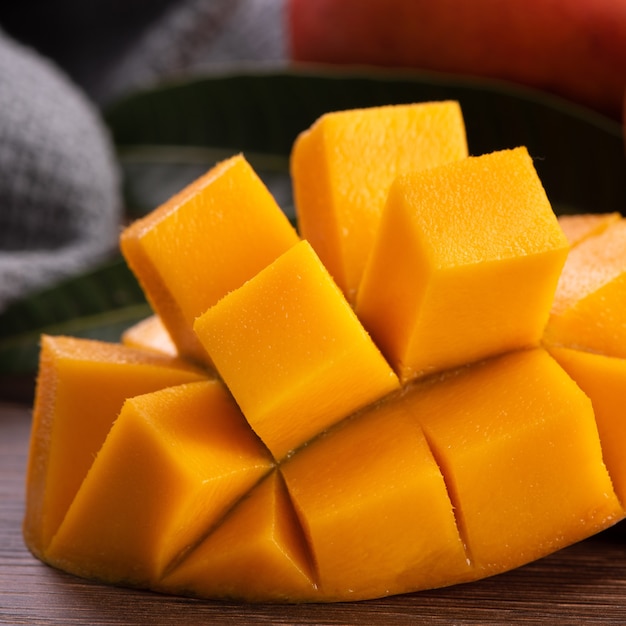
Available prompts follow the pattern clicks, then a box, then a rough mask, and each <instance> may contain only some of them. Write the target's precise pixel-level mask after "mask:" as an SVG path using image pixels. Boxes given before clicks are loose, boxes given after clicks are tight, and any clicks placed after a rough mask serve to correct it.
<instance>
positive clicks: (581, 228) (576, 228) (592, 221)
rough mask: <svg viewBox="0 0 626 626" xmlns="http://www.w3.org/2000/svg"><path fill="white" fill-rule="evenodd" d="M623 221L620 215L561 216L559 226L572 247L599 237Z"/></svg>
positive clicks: (588, 214) (586, 214)
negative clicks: (611, 226) (609, 227)
mask: <svg viewBox="0 0 626 626" xmlns="http://www.w3.org/2000/svg"><path fill="white" fill-rule="evenodd" d="M620 219H621V215H620V214H619V213H585V214H574V215H559V217H558V220H559V226H560V227H561V228H562V229H563V233H564V234H565V236H566V237H567V239H568V241H569V242H570V245H571V246H572V247H574V246H576V245H578V244H579V243H580V242H581V241H584V240H585V239H587V238H588V237H593V236H594V235H599V234H600V233H601V232H603V231H604V230H605V229H606V228H607V227H608V226H610V225H611V224H613V223H614V222H617V221H618V220H620Z"/></svg>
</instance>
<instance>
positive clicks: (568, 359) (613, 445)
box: [550, 346, 626, 503]
mask: <svg viewBox="0 0 626 626" xmlns="http://www.w3.org/2000/svg"><path fill="white" fill-rule="evenodd" d="M550 353H551V354H552V355H553V356H554V358H555V359H556V360H557V361H558V362H559V363H560V364H561V366H562V367H563V369H564V370H565V371H566V372H567V373H568V374H569V375H570V376H571V377H572V378H573V379H574V380H575V381H576V383H577V384H578V385H579V386H580V388H581V389H582V390H583V391H584V392H585V394H587V396H589V398H590V399H591V402H592V404H593V409H594V412H595V417H596V422H597V424H598V432H599V434H600V441H601V443H602V451H603V454H604V460H605V463H606V465H607V467H608V469H609V473H610V474H611V478H612V480H613V485H614V488H615V492H616V494H617V496H618V497H619V498H620V500H621V502H622V503H626V455H625V454H624V447H623V442H624V441H626V419H624V390H625V389H626V360H624V359H622V358H616V357H611V356H605V355H603V354H593V353H591V352H583V351H582V350H574V349H572V348H560V347H556V346H553V347H551V348H550Z"/></svg>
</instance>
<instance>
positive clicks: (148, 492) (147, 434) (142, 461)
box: [46, 380, 273, 586]
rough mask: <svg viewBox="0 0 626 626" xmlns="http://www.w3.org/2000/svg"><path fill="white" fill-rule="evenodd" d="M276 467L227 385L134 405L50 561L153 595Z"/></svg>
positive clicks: (186, 388)
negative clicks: (172, 568)
mask: <svg viewBox="0 0 626 626" xmlns="http://www.w3.org/2000/svg"><path fill="white" fill-rule="evenodd" d="M272 466H273V462H272V459H271V457H270V455H269V454H268V452H267V450H266V449H265V447H264V446H263V445H262V444H261V443H260V442H259V441H258V439H257V438H256V437H255V436H254V434H253V433H252V432H251V431H250V429H249V428H248V426H247V423H246V421H245V418H244V417H243V416H242V415H241V413H240V411H239V409H238V407H237V405H236V404H235V402H234V401H233V399H232V397H231V396H230V394H229V393H228V391H227V390H226V389H225V388H224V386H223V385H222V383H221V382H219V381H217V380H213V381H201V382H196V383H189V384H187V385H180V386H177V387H169V388H167V389H163V390H161V391H158V392H155V393H152V394H147V395H143V396H136V397H135V398H131V399H129V400H128V401H127V402H126V403H125V404H124V407H123V409H122V411H121V412H120V415H119V417H118V419H117V420H116V421H115V424H114V425H113V427H112V428H111V431H110V433H109V435H108V437H107V439H106V441H105V442H104V445H103V446H102V449H101V450H100V452H99V454H98V456H97V457H96V459H95V461H94V463H93V465H92V467H91V469H90V471H89V473H88V474H87V476H86V478H85V480H84V481H83V483H82V485H81V487H80V489H79V491H78V493H77V495H76V497H75V498H74V500H73V502H72V504H71V506H70V508H69V510H68V512H67V515H66V516H65V518H64V520H63V522H62V524H61V525H60V527H59V530H58V531H57V533H56V534H55V536H54V538H53V539H52V541H51V543H50V546H49V547H48V549H47V551H46V555H47V558H48V559H49V560H50V562H52V563H53V564H59V565H60V566H61V567H63V568H64V569H68V570H69V571H72V572H74V573H77V574H79V575H83V576H97V577H103V578H105V579H106V580H108V581H110V582H115V581H116V580H125V581H126V582H128V583H132V584H137V585H144V586H146V585H153V584H155V583H156V582H157V581H158V580H159V579H160V577H161V576H162V575H163V573H164V572H165V570H166V568H167V567H168V566H169V565H170V563H171V562H172V561H174V560H175V559H176V558H178V557H179V555H181V554H183V553H184V552H185V551H187V550H189V549H191V548H193V547H194V545H195V544H196V543H198V542H199V541H200V539H201V538H202V537H203V535H204V533H206V532H207V531H208V529H210V528H211V527H212V526H213V525H215V524H217V523H219V521H220V518H221V517H222V516H223V515H224V514H225V513H226V512H227V511H228V510H229V509H230V508H231V507H232V506H233V505H234V504H235V502H237V501H238V500H239V499H240V498H242V497H243V496H245V494H246V493H247V492H248V491H249V490H250V489H251V488H252V487H253V486H254V485H255V484H256V483H257V482H258V481H259V480H260V479H261V478H262V477H263V476H264V475H265V474H266V473H267V472H268V471H270V470H271V468H272ZM103 520H105V521H106V523H102V522H103Z"/></svg>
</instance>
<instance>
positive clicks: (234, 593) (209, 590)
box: [159, 472, 319, 602]
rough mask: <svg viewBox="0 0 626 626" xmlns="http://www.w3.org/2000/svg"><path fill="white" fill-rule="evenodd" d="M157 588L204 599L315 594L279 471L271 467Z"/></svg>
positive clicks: (310, 567) (285, 598) (306, 550)
mask: <svg viewBox="0 0 626 626" xmlns="http://www.w3.org/2000/svg"><path fill="white" fill-rule="evenodd" d="M268 581H271V585H268ZM159 587H160V588H161V589H162V590H163V591H165V592H168V593H172V591H174V592H175V593H182V594H185V595H193V596H200V597H204V598H207V597H208V598H211V597H213V598H215V597H217V598H224V597H225V598H233V599H238V600H247V601H257V602H259V601H266V602H267V601H268V600H270V601H272V602H287V601H291V602H293V600H294V599H296V598H297V599H299V600H303V599H309V600H316V599H318V598H319V590H318V588H317V583H316V574H315V567H314V564H313V561H312V557H311V553H310V550H309V547H308V544H307V540H306V538H305V536H304V533H303V530H302V526H301V525H300V522H299V520H298V518H297V516H296V512H295V510H294V508H293V504H292V502H291V499H290V497H289V493H288V492H287V489H286V487H285V484H284V481H283V480H282V478H281V476H280V474H279V473H278V472H272V473H271V474H270V475H269V476H268V477H267V478H266V479H265V480H264V481H263V482H262V483H260V484H259V485H258V486H257V487H256V488H255V489H254V490H253V491H252V492H251V493H250V494H249V495H248V496H247V497H246V498H244V499H242V500H241V501H240V502H239V503H238V504H237V505H236V506H235V507H233V509H232V510H231V511H230V512H229V514H228V517H227V518H226V519H225V520H224V523H223V524H221V525H220V526H219V527H218V528H217V529H216V530H215V531H214V532H212V533H211V534H210V535H209V536H208V538H207V539H206V540H205V541H204V542H203V543H202V544H201V545H199V546H198V547H197V548H196V549H195V550H193V551H192V552H191V553H190V554H189V555H188V556H186V558H185V559H184V560H183V561H182V562H181V563H179V564H178V565H177V566H176V568H174V569H172V570H171V571H170V572H169V573H168V574H167V575H165V576H164V577H163V580H162V581H161V583H160V584H159Z"/></svg>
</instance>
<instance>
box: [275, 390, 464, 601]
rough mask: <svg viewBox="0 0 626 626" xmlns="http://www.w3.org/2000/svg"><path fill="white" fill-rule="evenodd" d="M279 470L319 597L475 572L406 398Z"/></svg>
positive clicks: (350, 595) (393, 589)
mask: <svg viewBox="0 0 626 626" xmlns="http://www.w3.org/2000/svg"><path fill="white" fill-rule="evenodd" d="M312 467H315V471H311V468H312ZM281 471H282V473H283V475H284V477H285V481H286V483H287V486H288V488H289V493H290V494H291V497H292V499H293V502H294V505H295V507H296V510H297V511H298V516H299V518H300V519H301V520H302V523H303V525H304V528H305V534H306V536H307V537H308V538H309V540H310V542H311V549H312V551H313V557H314V561H315V563H316V564H317V567H318V576H319V579H318V586H319V595H320V596H321V597H322V598H324V599H327V600H340V599H343V600H359V599H363V598H368V597H377V596H381V595H387V594H389V593H402V592H406V591H409V590H414V589H419V588H423V587H436V586H440V585H445V584H450V583H451V582H452V581H455V582H458V581H459V580H463V579H467V578H469V577H470V575H471V570H470V567H469V562H468V560H467V556H466V554H465V549H464V545H463V541H462V539H461V537H460V535H459V531H458V528H457V525H456V520H455V516H454V511H453V505H452V503H451V501H450V497H449V494H448V491H447V488H446V484H445V480H444V478H443V476H442V474H441V470H440V468H439V467H438V465H437V463H436V461H435V459H434V458H433V455H432V452H431V450H430V448H429V446H428V443H427V441H426V438H425V437H424V435H423V433H422V431H421V429H420V427H419V425H418V424H417V422H416V421H415V420H414V419H412V418H411V415H410V413H409V411H408V410H407V408H406V406H405V403H404V402H403V401H402V397H401V396H400V397H392V398H390V399H389V400H388V401H385V402H383V403H382V404H380V405H379V404H377V405H375V406H373V407H371V408H369V409H366V410H365V411H363V412H362V413H360V414H358V415H355V416H354V417H352V418H350V419H348V420H345V421H344V422H342V423H341V424H340V425H339V426H337V427H336V428H335V429H333V430H331V431H329V432H327V433H326V434H324V435H323V436H321V437H319V438H318V439H316V440H315V441H313V442H311V443H310V444H309V445H308V446H306V448H303V449H302V450H301V451H300V452H299V453H298V454H297V455H295V456H293V457H292V458H291V459H289V460H288V461H287V462H285V463H283V464H282V466H281Z"/></svg>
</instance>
